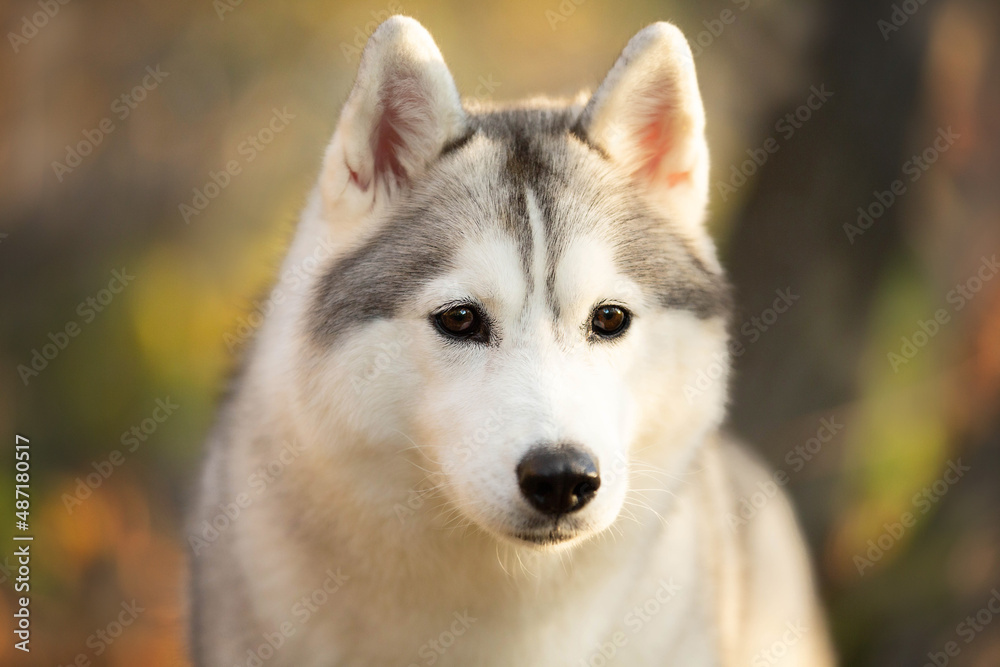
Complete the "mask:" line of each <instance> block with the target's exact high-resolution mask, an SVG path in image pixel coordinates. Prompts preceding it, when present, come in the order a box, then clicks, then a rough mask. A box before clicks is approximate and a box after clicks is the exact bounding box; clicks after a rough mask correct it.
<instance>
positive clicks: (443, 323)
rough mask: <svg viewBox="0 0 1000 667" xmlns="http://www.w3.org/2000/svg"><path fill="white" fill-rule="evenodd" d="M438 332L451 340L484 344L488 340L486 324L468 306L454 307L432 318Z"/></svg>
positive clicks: (472, 307)
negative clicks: (458, 339) (467, 340)
mask: <svg viewBox="0 0 1000 667" xmlns="http://www.w3.org/2000/svg"><path fill="white" fill-rule="evenodd" d="M434 323H435V324H436V325H437V328H438V330H439V331H440V332H441V333H443V334H445V335H446V336H449V337H451V338H462V339H471V340H476V341H480V342H485V341H486V340H487V338H488V334H489V332H488V330H487V327H486V322H485V321H484V320H483V317H482V316H481V315H480V314H479V311H478V310H477V309H476V308H475V307H474V306H470V305H465V304H463V305H461V306H454V307H452V308H449V309H448V310H445V311H442V312H440V313H438V314H437V315H435V316H434Z"/></svg>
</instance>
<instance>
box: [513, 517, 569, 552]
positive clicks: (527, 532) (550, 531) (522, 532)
mask: <svg viewBox="0 0 1000 667" xmlns="http://www.w3.org/2000/svg"><path fill="white" fill-rule="evenodd" d="M574 523H575V522H567V521H560V520H559V519H556V520H555V521H546V522H539V523H537V524H534V525H527V526H521V527H519V528H517V529H516V530H514V531H512V532H511V533H510V536H511V537H512V538H514V539H515V540H517V541H518V542H522V543H525V542H526V543H528V544H531V545H534V546H540V547H547V546H553V545H556V544H564V543H566V542H570V541H571V540H573V539H575V538H578V537H580V536H581V535H583V534H584V533H586V532H587V531H585V530H583V529H582V528H581V527H580V526H576V525H573V524H574Z"/></svg>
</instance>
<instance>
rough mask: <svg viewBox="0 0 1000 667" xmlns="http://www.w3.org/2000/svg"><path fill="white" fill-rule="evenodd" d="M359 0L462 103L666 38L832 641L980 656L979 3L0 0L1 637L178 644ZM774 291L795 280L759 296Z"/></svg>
mask: <svg viewBox="0 0 1000 667" xmlns="http://www.w3.org/2000/svg"><path fill="white" fill-rule="evenodd" d="M45 7H48V8H49V13H51V14H52V15H51V16H45V15H44V11H45ZM53 8H57V9H53ZM40 12H42V14H40ZM391 13H406V14H410V15H412V16H414V17H416V18H417V19H419V20H420V21H421V22H423V23H424V24H425V25H426V26H427V27H428V28H429V29H430V31H431V32H432V34H433V35H434V36H435V38H436V39H437V41H438V44H439V46H440V48H441V50H442V52H443V53H444V55H445V58H446V60H447V61H448V63H449V65H450V66H451V69H452V71H453V73H454V75H455V78H456V81H457V83H458V85H459V88H460V90H462V91H463V94H465V95H468V96H472V97H482V98H486V99H496V100H511V99H516V98H518V97H521V96H525V95H529V94H534V93H539V92H545V93H559V94H571V93H574V92H576V91H577V90H579V89H581V88H583V87H589V86H594V85H596V84H597V83H598V82H599V81H600V79H601V78H602V77H603V75H604V74H605V72H606V71H607V69H608V68H609V67H610V66H611V64H612V63H613V61H614V59H615V57H616V56H617V54H618V51H619V50H620V48H621V47H622V46H623V45H624V44H625V42H626V41H627V40H628V38H629V37H630V36H631V35H632V34H634V33H635V32H636V31H637V30H638V29H639V28H641V27H642V26H644V25H645V24H647V23H649V22H651V21H654V20H659V19H668V20H671V21H674V22H675V23H677V24H678V25H680V26H681V27H682V28H683V29H684V30H685V32H686V33H687V34H688V35H689V37H691V38H692V39H693V40H695V42H696V44H697V45H698V46H697V48H696V49H695V51H696V63H697V66H698V69H699V75H700V80H701V86H702V92H703V94H704V97H705V100H706V107H707V110H708V115H709V125H708V128H709V135H710V143H711V147H712V150H713V160H714V164H713V172H712V179H711V181H712V203H711V225H712V228H713V231H714V233H715V236H716V238H717V239H718V241H719V244H720V247H721V249H722V255H723V258H724V261H725V264H726V265H727V267H728V269H729V271H730V273H731V275H732V278H733V281H734V283H735V285H736V289H737V296H738V304H739V313H738V315H737V318H736V333H735V335H736V337H737V339H738V340H740V342H741V343H743V344H744V352H743V353H742V354H740V355H739V356H738V358H737V359H736V362H737V368H738V372H739V375H738V377H737V379H736V381H735V383H734V387H733V409H732V418H731V426H732V428H733V429H734V430H736V431H737V432H739V433H741V434H743V435H744V436H745V437H747V438H749V439H750V440H752V441H753V442H754V443H756V444H757V446H758V447H759V449H760V451H761V452H762V453H763V454H764V456H765V457H766V458H767V459H768V460H769V461H770V462H771V464H772V465H773V466H774V467H775V470H783V471H785V472H786V473H787V474H788V477H789V480H790V481H789V484H788V488H789V489H790V490H791V492H792V493H793V494H794V496H795V498H796V501H797V505H798V507H799V511H800V515H801V517H802V521H803V523H804V525H805V528H806V531H807V533H808V536H809V539H810V543H811V546H812V549H813V552H814V554H815V557H816V560H817V563H818V568H819V570H818V571H819V576H820V579H821V585H822V590H823V594H824V599H825V601H826V603H827V605H828V608H829V610H830V615H831V619H832V624H833V628H834V632H835V636H836V641H837V645H838V648H839V651H840V653H841V656H842V662H843V664H845V665H879V666H881V665H924V664H928V663H930V658H929V657H928V654H929V653H931V654H935V653H936V654H940V653H941V652H942V651H943V650H944V647H945V646H946V644H947V643H948V642H952V641H954V642H956V645H957V646H958V647H959V649H960V652H959V655H957V656H955V657H949V658H948V664H952V665H975V666H977V667H989V666H996V665H1000V618H993V614H992V613H989V614H984V613H983V610H984V609H988V607H987V604H988V602H989V601H990V599H991V597H993V596H994V595H998V594H996V591H997V590H998V587H1000V418H998V417H1000V416H998V409H997V408H998V391H1000V277H997V276H996V275H995V274H996V270H995V269H989V260H990V259H991V257H995V256H996V254H997V253H1000V150H998V149H1000V46H998V37H1000V5H998V4H997V3H996V2H995V0H983V1H981V2H980V1H976V0H927V1H926V2H923V1H922V0H900V1H897V2H895V3H890V2H885V1H883V0H876V1H871V0H801V1H798V0H733V1H730V0H709V1H704V2H695V1H693V0H691V1H684V2H681V1H676V2H670V1H666V0H660V1H656V2H654V1H645V0H630V1H628V2H611V1H610V0H541V1H540V2H529V1H527V0H523V1H512V2H475V3H472V2H460V1H458V0H451V1H448V2H433V3H432V2H423V1H418V0H391V1H390V0H352V1H350V2H347V1H344V2H333V1H327V2H282V3H277V2H271V3H263V2H241V1H239V0H214V1H213V0H197V1H194V0H182V1H176V2H160V1H158V0H138V1H135V2H104V1H100V0H93V1H88V2H83V1H82V0H78V1H76V2H69V3H68V4H65V5H60V4H58V2H57V1H56V0H51V1H50V2H49V3H45V2H5V3H3V4H2V5H0V25H2V26H3V34H4V43H3V44H0V173H2V178H0V277H2V286H3V292H2V294H3V296H2V299H3V300H2V305H0V442H3V446H2V451H3V452H4V454H3V456H2V457H0V463H2V464H0V471H2V472H0V517H5V518H2V519H0V545H3V546H2V547H0V551H2V552H3V554H5V555H7V559H6V560H2V559H3V556H0V560H2V565H3V567H2V568H0V637H3V638H5V639H3V640H2V641H0V664H4V665H7V664H38V665H68V664H71V663H72V662H73V661H74V660H78V659H80V658H79V656H81V655H82V656H85V659H86V660H90V661H91V664H95V665H104V664H106V665H129V666H132V665H145V666H156V665H183V664H187V659H186V655H185V623H184V617H185V611H184V604H185V602H184V576H185V575H184V571H185V565H184V561H185V554H186V552H187V549H188V547H187V544H186V539H185V533H184V529H183V514H184V511H185V507H186V506H187V505H188V503H189V502H190V499H191V497H192V488H193V484H194V480H195V475H196V470H197V467H198V463H199V457H200V453H201V447H202V441H203V438H204V435H205V433H206V430H207V429H208V428H209V426H210V424H211V422H212V415H213V409H214V405H215V404H216V401H217V398H218V396H219V395H220V393H221V391H222V390H223V389H224V386H225V380H226V377H227V373H228V371H229V369H231V368H232V367H233V365H234V360H235V359H236V358H237V357H238V355H239V352H240V350H241V349H243V348H244V347H245V345H246V342H247V340H248V339H249V337H250V336H252V332H253V329H254V328H255V325H256V323H257V322H258V316H259V310H260V308H261V303H262V301H263V294H264V293H265V292H264V290H266V288H267V285H268V284H269V281H271V280H272V279H273V276H274V273H275V269H276V266H277V263H278V262H279V261H280V257H281V252H282V248H283V246H284V244H285V243H286V241H287V239H288V236H289V232H290V230H291V228H292V226H293V224H294V221H295V219H296V216H297V213H298V211H299V209H300V208H301V206H302V205H303V201H304V197H305V195H306V193H307V191H308V189H309V188H310V187H311V186H312V184H313V181H314V178H315V176H316V173H317V169H318V167H319V163H320V157H321V155H322V152H323V148H324V146H325V143H326V142H327V140H328V139H329V137H330V135H331V133H332V131H333V127H334V124H335V121H336V118H337V114H338V109H339V105H340V104H341V103H342V102H343V100H344V99H345V97H346V95H347V93H348V91H349V88H350V84H351V82H352V79H353V76H354V72H355V67H356V65H357V62H358V55H359V52H360V47H361V46H363V43H364V39H365V38H366V36H367V35H368V34H370V32H371V31H372V30H373V29H374V27H375V25H376V24H377V22H378V21H379V20H381V19H384V18H385V17H387V16H388V15H389V14H391ZM29 24H33V25H35V28H34V29H33V28H32V27H31V25H29ZM38 26H41V27H38ZM147 68H149V69H147ZM150 72H154V73H156V76H153V75H152V74H150ZM137 86H139V87H140V88H136V87H137ZM824 86H825V90H826V91H829V92H831V93H832V95H830V96H829V97H828V99H826V100H825V101H824V102H822V103H821V104H820V103H818V102H817V100H818V98H814V99H813V103H814V104H813V107H814V108H812V109H810V108H809V107H808V106H806V107H803V105H808V102H809V98H810V95H812V94H813V93H812V90H813V88H814V87H815V89H821V88H823V87H824ZM123 96H125V97H124V98H123ZM276 113H279V114H281V116H282V117H283V118H285V121H281V122H277V123H276V124H275V127H276V126H280V130H278V131H272V132H271V133H270V134H268V133H267V132H262V130H264V129H265V128H268V127H269V124H270V123H271V121H272V118H273V117H274V116H275V114H276ZM787 114H792V117H791V119H789V118H787V117H786V115H787ZM796 114H798V115H797V116H796ZM783 119H784V123H782V121H783ZM789 128H791V131H789ZM271 129H272V130H273V129H274V128H273V127H272V128H271ZM938 136H948V137H949V138H948V140H947V141H944V140H942V141H939V142H938V146H937V147H936V148H935V147H934V142H935V139H936V138H937V137H938ZM251 137H256V140H252V139H251ZM769 138H770V139H771V140H772V142H774V143H767V142H768V140H769ZM265 140H267V141H266V142H265ZM255 141H256V143H255ZM81 142H82V143H83V145H82V146H81ZM765 144H766V145H767V146H770V147H771V148H772V149H773V148H774V146H775V145H777V149H776V150H771V151H770V152H767V151H764V154H765V155H766V159H763V158H762V157H761V149H762V148H763V147H765ZM748 151H749V152H748ZM74 154H75V157H74ZM754 156H756V157H757V161H758V162H762V163H763V164H760V165H757V164H753V163H750V162H747V161H748V160H752V159H753V158H754ZM914 156H921V157H920V160H921V161H922V166H920V165H918V164H917V162H915V161H914V160H913V157H914ZM931 158H933V160H932V159H931ZM230 161H236V162H237V163H238V165H239V167H240V173H239V174H238V175H235V176H232V177H231V178H230V179H229V181H228V182H227V183H225V187H218V188H213V187H212V186H211V185H209V184H210V183H212V178H213V173H216V174H217V173H218V172H221V171H222V170H223V169H224V167H225V165H226V164H227V163H228V162H230ZM734 170H735V171H734ZM736 172H742V174H743V175H744V176H745V178H744V179H742V180H741V178H740V176H738V175H736ZM218 180H219V179H218V178H217V181H218ZM221 180H222V181H225V179H221ZM897 180H899V181H900V184H899V186H898V187H897V190H900V191H901V194H899V193H893V195H892V199H893V201H892V202H891V204H890V203H888V202H889V197H890V195H889V194H888V193H891V192H892V184H893V182H894V181H897ZM744 181H745V182H744ZM722 184H726V185H722ZM727 186H728V187H727ZM200 197H203V199H202V198H200ZM880 200H881V204H884V205H883V206H881V208H880V207H879V206H876V205H875V204H877V203H880ZM182 205H186V206H190V207H191V210H185V209H183V208H182ZM859 207H860V208H861V209H862V210H864V211H869V215H871V216H872V217H871V220H870V222H868V221H866V220H864V219H863V220H862V222H863V223H864V225H865V226H864V227H861V226H859V223H858V219H859V215H860V214H859V211H858V209H859ZM984 262H986V263H985V264H984ZM116 271H117V272H118V275H119V276H120V277H118V278H116V274H115V272H116ZM991 271H992V273H991ZM977 273H978V275H977ZM130 276H131V277H130ZM122 283H125V284H124V285H123V284H122ZM973 288H975V289H973ZM776 290H779V291H785V292H786V293H787V292H788V291H790V293H791V294H792V295H794V296H795V297H797V298H796V299H795V301H794V305H793V306H792V307H791V308H789V309H788V311H787V312H786V313H783V314H781V315H779V316H777V317H776V318H775V317H771V315H772V314H773V313H771V314H769V313H768V309H769V308H770V307H771V305H772V302H773V301H774V299H775V298H776V296H775V292H776ZM961 290H965V291H964V292H962V291H961ZM957 294H961V295H962V296H956V295H957ZM88 299H91V300H93V301H88ZM939 311H943V312H944V316H942V317H941V318H940V320H939V323H938V325H937V326H936V327H934V326H933V325H932V324H931V321H933V320H934V319H935V316H936V315H940V312H939ZM754 318H756V322H759V323H761V324H757V323H755V319H754ZM940 322H943V323H940ZM922 323H923V324H922ZM744 326H745V327H746V328H744ZM69 331H74V332H75V334H73V335H71V334H70V333H68V332H69ZM921 332H923V334H921ZM63 334H65V336H64V335H63ZM60 343H61V344H60ZM46 346H48V347H46ZM908 346H910V347H908ZM36 351H37V352H38V354H39V355H41V356H38V357H37V358H36ZM892 354H895V355H899V357H893V356H891V355H892ZM45 357H51V358H45ZM32 363H34V364H35V366H34V367H32ZM158 401H160V402H161V404H168V403H169V404H175V405H176V408H172V409H171V410H170V411H169V412H170V414H169V415H167V416H165V415H166V412H165V411H164V410H163V409H162V408H161V409H160V410H159V411H158V410H157V408H158V405H159V404H158ZM156 417H160V418H162V419H160V420H159V421H157V419H156ZM824 420H826V421H825V422H824ZM824 423H826V424H830V423H833V424H836V425H837V426H836V428H834V429H828V430H826V431H824V430H822V427H823V425H824ZM15 434H22V435H24V436H27V437H29V438H30V440H31V447H32V449H31V451H32V456H33V459H32V463H33V468H32V482H31V484H32V489H31V493H32V505H31V530H32V532H33V533H34V534H35V535H36V541H35V543H34V559H33V561H32V585H33V588H32V593H33V596H34V597H33V602H32V607H31V610H32V618H33V629H34V636H33V638H32V643H31V646H32V652H31V654H30V657H29V656H23V655H20V654H19V652H15V651H14V650H13V648H12V644H13V641H12V633H11V629H12V620H11V613H12V612H13V605H14V599H15V596H14V592H13V589H12V584H13V582H12V579H13V576H14V575H13V574H12V572H11V565H12V562H11V559H10V556H9V554H10V553H11V551H12V550H13V548H12V546H10V545H12V543H11V541H10V537H11V535H12V534H13V533H14V532H15V530H14V525H13V524H14V518H13V510H14V508H13V491H12V487H13V444H14V437H15ZM820 435H822V436H823V437H824V440H825V442H824V441H822V440H818V439H817V440H812V441H811V439H813V438H818V437H819V436H820ZM830 435H832V437H829V436H830ZM796 447H800V448H805V450H801V451H799V452H798V453H795V452H796ZM115 450H118V451H119V454H118V455H115V454H113V452H114V451H115ZM802 451H805V452H806V453H807V454H808V459H806V458H805V457H804V456H803V455H802ZM789 452H793V454H789ZM959 462H960V463H959ZM952 464H954V465H955V466H960V467H961V468H962V469H963V470H964V472H963V474H962V476H961V477H958V478H956V477H955V476H954V475H951V476H949V477H950V479H947V478H946V477H945V476H944V475H945V472H946V471H947V470H948V469H949V465H952ZM109 466H110V467H109ZM966 468H967V469H968V470H965V469H966ZM102 471H103V473H102ZM104 473H108V474H106V475H105V474H104ZM95 475H96V476H95ZM91 487H95V488H91ZM925 489H926V490H925ZM906 513H910V514H912V515H913V517H914V520H913V521H912V522H910V523H911V524H912V525H908V526H906V527H905V530H903V531H899V530H897V529H895V528H893V525H894V524H896V523H899V522H901V518H902V517H903V516H904V515H905V514H906ZM887 526H888V527H887ZM870 541H871V542H870ZM873 546H874V547H876V548H875V550H873ZM876 557H877V558H876ZM859 558H861V559H864V560H861V561H859ZM866 560H867V561H869V562H867V563H866V562H865V561H866ZM132 601H135V603H136V604H137V605H138V606H140V607H141V608H142V609H143V611H142V612H141V613H139V615H138V618H137V619H136V620H135V622H134V623H132V625H130V626H129V627H128V628H126V629H125V631H124V632H122V633H121V635H120V636H118V637H117V638H114V640H113V642H111V643H110V644H108V643H106V642H105V641H104V640H102V639H100V635H97V634H96V633H97V631H98V630H102V629H105V630H106V629H107V628H108V626H109V624H110V623H112V622H113V621H114V620H115V619H116V618H117V617H118V616H119V612H120V611H121V610H122V604H123V603H125V604H129V603H132ZM996 604H997V603H996V602H994V608H996ZM977 614H979V620H978V621H977V626H969V625H966V626H962V625H961V624H962V623H964V622H966V620H965V619H966V617H968V616H972V617H974V618H975V617H976V615H977ZM987 615H988V616H989V617H990V618H991V620H992V624H989V623H985V624H984V623H983V621H984V619H986V618H987ZM966 623H967V622H966ZM963 627H964V629H963ZM970 627H979V628H980V629H979V630H976V631H974V632H972V633H971V634H972V636H971V638H970V637H969V632H968V630H969V628H970ZM112 630H113V628H112ZM938 659H939V660H940V659H941V658H938ZM938 664H944V663H940V662H939V663H938Z"/></svg>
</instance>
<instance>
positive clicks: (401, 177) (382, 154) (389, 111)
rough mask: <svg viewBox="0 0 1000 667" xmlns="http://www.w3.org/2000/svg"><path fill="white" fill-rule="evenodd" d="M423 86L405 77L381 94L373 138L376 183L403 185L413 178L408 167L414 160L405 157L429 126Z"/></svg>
mask: <svg viewBox="0 0 1000 667" xmlns="http://www.w3.org/2000/svg"><path fill="white" fill-rule="evenodd" d="M420 85H421V84H420V81H418V80H417V79H416V78H413V77H403V78H400V79H398V80H394V81H392V82H390V83H388V84H387V85H385V86H384V87H383V89H382V91H381V95H380V96H381V105H380V106H381V109H380V115H379V118H378V121H377V122H376V123H375V127H374V128H373V130H372V136H371V150H372V157H373V160H374V178H375V179H376V180H379V179H383V180H388V179H392V180H394V181H395V182H397V183H402V182H404V181H405V180H406V179H407V178H408V176H409V174H407V173H406V166H407V164H408V163H409V162H412V160H409V159H407V158H409V156H407V155H405V153H406V152H408V151H411V150H412V147H411V146H408V145H407V141H411V142H412V141H414V140H415V139H417V135H419V133H421V132H426V131H427V130H428V126H429V123H428V118H429V116H430V109H429V104H428V101H427V99H426V98H425V97H424V96H423V95H421V93H420ZM411 166H412V165H411Z"/></svg>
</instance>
